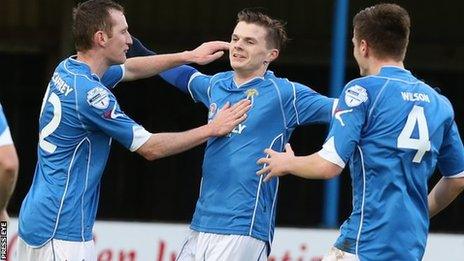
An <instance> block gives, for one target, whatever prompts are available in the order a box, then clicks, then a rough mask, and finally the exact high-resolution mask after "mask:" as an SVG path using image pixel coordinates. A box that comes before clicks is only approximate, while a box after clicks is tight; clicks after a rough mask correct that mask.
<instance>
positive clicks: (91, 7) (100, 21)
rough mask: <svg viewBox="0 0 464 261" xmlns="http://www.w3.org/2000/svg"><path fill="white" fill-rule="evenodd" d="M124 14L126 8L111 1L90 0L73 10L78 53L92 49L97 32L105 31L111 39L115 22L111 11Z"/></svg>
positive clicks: (73, 28)
mask: <svg viewBox="0 0 464 261" xmlns="http://www.w3.org/2000/svg"><path fill="white" fill-rule="evenodd" d="M112 9H114V10H117V11H120V12H122V13H124V8H123V7H122V6H121V5H119V4H118V3H115V2H113V1H111V0H89V1H87V2H84V3H79V4H78V5H77V6H76V7H75V8H74V9H73V27H72V31H73V37H74V45H75V47H76V50H77V51H86V50H89V49H91V48H92V38H93V35H94V34H95V33H96V32H97V31H104V32H106V33H107V34H108V35H109V36H110V37H111V36H112V35H111V29H112V27H113V22H112V21H111V16H110V10H112Z"/></svg>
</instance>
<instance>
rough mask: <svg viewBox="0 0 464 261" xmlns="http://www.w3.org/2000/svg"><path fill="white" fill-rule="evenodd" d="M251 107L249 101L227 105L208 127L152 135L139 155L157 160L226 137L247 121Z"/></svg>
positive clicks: (138, 151) (140, 149) (139, 150)
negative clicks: (213, 138) (209, 140)
mask: <svg viewBox="0 0 464 261" xmlns="http://www.w3.org/2000/svg"><path fill="white" fill-rule="evenodd" d="M250 107H251V104H250V101H249V100H242V101H240V102H238V103H236V104H234V105H233V106H230V105H229V104H226V105H225V106H224V107H223V108H222V109H221V110H220V111H219V112H218V114H217V116H216V117H215V118H214V119H213V120H212V121H210V122H209V123H208V124H206V125H203V126H201V127H198V128H195V129H192V130H188V131H185V132H173V133H155V134H152V135H151V137H150V138H149V139H148V141H146V142H145V143H144V144H143V145H142V146H141V147H140V148H139V149H138V150H137V153H139V154H140V155H142V156H143V157H144V158H146V159H147V160H155V159H158V158H163V157H167V156H170V155H173V154H176V153H180V152H183V151H186V150H189V149H190V148H193V147H195V146H197V145H199V144H201V143H203V142H205V141H206V140H207V139H208V138H211V137H220V136H224V135H226V134H228V133H230V132H231V131H232V130H233V129H234V128H235V126H237V125H238V124H239V123H241V122H243V121H244V120H245V119H246V117H247V115H246V112H247V111H248V110H249V109H250Z"/></svg>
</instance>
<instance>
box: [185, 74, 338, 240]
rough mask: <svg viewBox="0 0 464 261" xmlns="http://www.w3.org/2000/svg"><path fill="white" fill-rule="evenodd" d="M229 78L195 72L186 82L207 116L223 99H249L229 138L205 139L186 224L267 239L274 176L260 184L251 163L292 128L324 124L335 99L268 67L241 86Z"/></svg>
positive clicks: (280, 146) (270, 228)
mask: <svg viewBox="0 0 464 261" xmlns="http://www.w3.org/2000/svg"><path fill="white" fill-rule="evenodd" d="M233 77H234V74H233V72H225V73H219V74H216V75H214V76H207V75H203V74H200V73H195V74H194V75H192V77H191V78H190V81H189V85H188V89H189V91H190V94H191V96H192V98H193V99H194V100H195V101H199V102H202V103H203V104H204V105H206V106H207V107H209V119H212V118H213V117H214V116H215V115H216V113H217V111H218V110H219V109H221V108H222V107H223V106H224V104H225V103H226V102H230V103H231V104H234V103H236V102H238V101H240V100H241V99H244V98H248V99H250V100H251V102H252V107H251V109H250V111H248V113H247V114H248V117H247V119H246V120H245V121H244V122H243V123H241V124H239V125H238V126H237V127H236V128H235V129H234V130H233V131H232V132H231V133H230V134H229V135H228V136H225V137H218V138H211V139H209V140H208V143H207V146H206V151H205V157H204V162H203V177H202V182H201V188H200V196H199V199H198V201H197V204H196V209H195V213H194V215H193V220H192V223H191V228H192V229H193V230H196V231H202V232H209V233H219V234H236V235H248V236H252V237H254V238H257V239H260V240H263V241H265V242H269V243H271V242H272V238H273V233H274V226H275V212H276V199H277V191H278V184H279V180H278V179H277V178H275V179H272V180H270V181H269V182H266V183H264V182H263V181H262V177H258V176H257V175H256V172H257V171H258V170H259V169H260V166H259V165H257V164H256V161H257V160H258V159H259V158H261V157H263V156H265V155H264V152H263V151H264V149H266V148H272V149H274V150H276V151H282V150H283V148H284V146H285V144H286V143H287V141H288V140H289V138H290V135H291V134H292V132H293V130H294V129H295V127H297V126H299V125H303V124H310V123H318V122H321V123H323V122H324V123H325V122H329V121H330V119H331V113H332V110H333V109H334V99H330V98H327V97H325V96H323V95H320V94H319V93H317V92H315V91H313V90H312V89H310V88H309V87H306V86H304V85H301V84H299V83H294V82H291V81H288V80H287V79H283V78H278V77H276V76H274V74H273V73H272V72H270V71H268V72H266V74H265V75H264V77H257V78H254V79H252V80H250V81H248V82H246V83H243V84H241V85H240V86H237V84H236V83H235V82H234V79H233Z"/></svg>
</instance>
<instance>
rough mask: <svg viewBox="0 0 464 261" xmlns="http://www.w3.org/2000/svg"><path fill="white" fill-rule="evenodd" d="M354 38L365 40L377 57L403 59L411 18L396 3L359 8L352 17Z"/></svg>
mask: <svg viewBox="0 0 464 261" xmlns="http://www.w3.org/2000/svg"><path fill="white" fill-rule="evenodd" d="M353 27H354V31H355V40H356V41H358V42H359V41H361V40H363V39H364V40H366V41H367V42H368V44H369V45H370V46H371V48H372V49H373V51H374V55H375V56H376V57H378V58H381V59H382V58H393V59H395V60H397V61H402V60H404V57H405V55H406V49H407V47H408V42H409V32H410V27H411V20H410V18H409V14H408V12H407V11H406V10H405V9H404V8H402V7H401V6H399V5H396V4H378V5H374V6H371V7H368V8H365V9H364V10H361V11H360V12H359V13H357V14H356V16H355V17H354V18H353Z"/></svg>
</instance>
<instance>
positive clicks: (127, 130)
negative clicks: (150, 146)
mask: <svg viewBox="0 0 464 261" xmlns="http://www.w3.org/2000/svg"><path fill="white" fill-rule="evenodd" d="M79 112H80V114H81V115H82V116H83V118H84V120H85V123H86V124H87V125H89V126H90V127H92V128H95V129H99V130H101V131H102V132H104V133H105V134H107V135H108V136H110V137H112V138H114V139H115V140H117V141H118V142H119V143H121V144H122V145H123V146H124V147H126V148H127V149H129V150H130V151H135V150H137V149H138V148H140V147H141V146H142V145H143V144H144V143H145V142H146V141H147V140H148V139H149V138H150V136H151V133H150V132H148V131H146V130H145V129H144V128H143V127H142V126H140V125H139V124H137V123H136V122H134V121H133V120H132V119H131V118H129V117H128V116H127V115H126V114H125V113H124V112H123V111H122V110H121V108H120V107H119V104H118V102H117V100H116V97H115V96H114V95H113V94H112V93H111V92H109V91H108V90H107V89H105V88H104V87H94V88H93V89H90V90H89V91H88V92H87V93H86V97H85V101H84V99H82V100H81V102H80V108H79Z"/></svg>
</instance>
